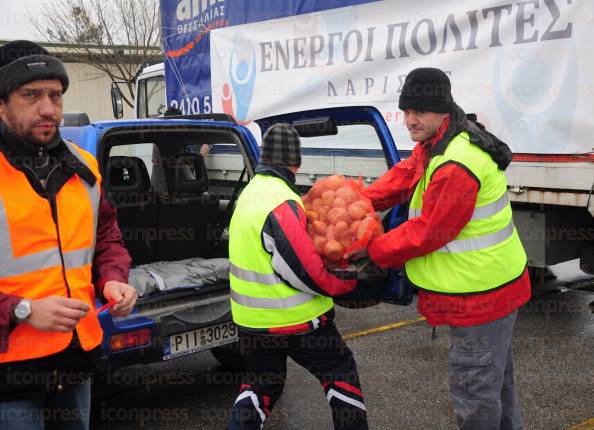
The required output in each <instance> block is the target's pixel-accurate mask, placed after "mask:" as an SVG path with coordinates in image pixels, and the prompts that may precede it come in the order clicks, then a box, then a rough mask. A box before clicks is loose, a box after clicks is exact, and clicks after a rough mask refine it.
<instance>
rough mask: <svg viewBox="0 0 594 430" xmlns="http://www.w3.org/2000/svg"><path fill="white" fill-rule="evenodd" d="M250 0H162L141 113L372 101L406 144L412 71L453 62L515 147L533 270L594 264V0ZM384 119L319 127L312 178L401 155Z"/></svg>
mask: <svg viewBox="0 0 594 430" xmlns="http://www.w3.org/2000/svg"><path fill="white" fill-rule="evenodd" d="M244 3H245V2H241V1H237V0H193V1H190V0H186V1H179V2H166V1H162V2H161V16H162V29H163V40H164V60H165V61H164V63H160V64H156V65H152V66H149V67H146V68H145V69H143V70H142V71H141V73H140V74H139V76H138V78H137V81H136V94H137V98H136V106H135V109H136V115H137V117H138V118H148V117H155V116H160V115H162V114H163V112H164V111H165V109H166V107H167V106H171V107H177V108H179V109H180V110H181V111H182V112H183V113H184V114H197V113H210V112H225V113H227V114H229V115H232V116H233V117H234V118H235V119H236V120H237V122H238V123H240V124H243V125H247V126H248V128H250V129H252V127H251V125H252V124H253V123H252V121H253V120H255V119H257V118H262V117H269V116H275V115H279V114H283V113H286V112H295V111H300V110H306V109H314V108H321V107H338V106H353V105H368V106H374V107H376V108H377V109H378V110H379V111H380V112H381V113H382V115H383V117H384V119H385V121H386V123H387V124H388V127H389V129H390V132H391V134H392V136H393V137H394V140H395V141H396V144H397V147H398V150H399V151H400V155H401V156H403V157H406V156H407V154H408V153H409V152H410V150H411V149H412V146H413V144H414V143H413V142H411V141H410V139H409V137H408V134H407V133H406V128H405V127H404V123H403V115H402V112H400V111H399V110H398V108H397V99H398V95H399V91H400V87H401V85H402V83H403V80H404V77H405V76H406V74H407V73H408V72H409V71H410V70H412V69H414V68H416V67H439V68H442V69H443V70H445V71H446V72H447V73H448V74H449V75H450V77H451V81H452V92H453V95H454V98H455V100H456V101H457V103H458V104H459V105H460V106H462V107H463V109H464V110H466V111H467V112H474V113H476V114H477V115H478V118H479V121H481V122H482V123H484V124H485V125H486V126H487V128H488V129H489V130H490V131H492V132H493V133H495V134H496V135H497V136H498V137H500V138H501V139H502V140H503V141H505V142H507V143H508V144H509V145H510V147H511V148H512V150H513V152H514V158H513V162H512V164H511V165H510V167H509V168H508V169H507V171H506V175H507V179H508V184H509V188H508V196H509V198H510V200H511V202H512V206H513V209H514V221H515V223H516V226H517V227H518V230H519V232H520V236H521V238H522V242H523V244H524V246H525V248H526V250H527V253H528V256H529V265H530V266H531V267H532V268H534V269H535V270H534V273H536V274H538V273H543V271H542V269H543V268H545V267H547V266H550V265H554V264H557V263H560V262H564V261H569V260H574V259H577V258H579V259H580V267H581V269H582V270H583V271H584V272H586V273H590V274H594V196H593V195H592V194H593V193H594V153H593V149H594V148H593V146H594V144H593V142H594V119H593V118H594V103H592V100H593V96H594V57H593V56H592V55H590V54H591V42H592V40H594V30H593V28H594V26H593V25H592V24H593V23H594V3H592V2H586V1H578V0H527V1H526V0H522V1H512V0H481V1H470V0H463V1H456V2H435V1H431V0H417V1H415V2H409V1H406V0H384V1H366V0H359V1H357V0H350V1H348V0H345V1H339V0H333V1H293V2H273V1H259V2H251V3H250V5H249V6H245V5H244ZM279 3H281V4H279ZM254 131H255V134H256V135H257V133H258V128H257V127H255V128H254ZM369 132H370V130H368V129H366V128H365V127H362V126H358V125H357V124H353V125H352V126H351V127H350V129H349V133H348V134H346V133H345V135H344V136H343V138H342V139H332V140H331V141H328V142H327V143H325V141H324V139H315V142H309V141H308V139H305V143H304V165H303V168H302V170H301V172H300V174H299V177H298V183H299V184H300V185H302V186H303V187H307V186H308V185H311V184H312V183H313V182H314V181H315V180H317V179H318V178H319V177H320V176H325V175H328V174H331V173H334V172H339V173H342V174H346V175H351V176H359V175H361V176H362V177H363V178H364V179H365V181H367V182H371V181H373V179H375V178H376V177H378V176H379V175H381V174H382V173H383V172H384V171H385V170H386V163H385V160H384V157H383V154H380V152H378V151H380V150H381V148H377V147H373V146H369V145H367V144H366V143H365V142H367V141H368V140H367V139H366V135H367V134H368V133H369ZM234 157H238V155H233V154H224V153H213V154H210V155H209V156H208V157H207V158H206V164H207V168H208V174H209V178H213V179H215V180H216V179H221V180H223V179H225V180H236V179H237V178H239V175H240V173H241V166H242V163H240V162H238V163H234V162H233V158H234ZM235 164H236V165H237V166H236V167H234V165H235ZM534 279H538V277H536V278H534ZM542 279H543V277H542V276H541V277H540V280H542Z"/></svg>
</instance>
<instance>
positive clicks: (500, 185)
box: [405, 132, 527, 294]
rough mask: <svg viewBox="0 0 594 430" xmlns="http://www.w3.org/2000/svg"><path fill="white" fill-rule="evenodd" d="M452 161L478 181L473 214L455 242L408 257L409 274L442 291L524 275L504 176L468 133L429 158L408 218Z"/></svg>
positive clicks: (478, 287)
mask: <svg viewBox="0 0 594 430" xmlns="http://www.w3.org/2000/svg"><path fill="white" fill-rule="evenodd" d="M450 162H454V163H456V164H458V165H461V166H463V167H464V168H466V169H467V170H469V171H470V172H471V174H472V176H474V177H475V178H476V179H477V181H478V184H479V190H478V194H477V196H476V202H475V208H474V211H473V213H472V217H471V219H470V220H469V221H468V222H467V224H466V225H465V226H464V227H463V228H462V230H461V231H460V232H459V233H458V235H457V237H456V238H455V239H454V240H452V241H450V242H449V243H447V244H445V245H444V246H442V247H441V248H439V249H437V250H435V251H433V252H430V253H429V254H426V255H422V256H419V257H415V258H413V259H411V260H409V261H407V262H406V263H405V270H406V274H407V277H408V279H409V280H410V281H411V282H412V283H413V284H414V285H416V286H417V287H419V288H422V289H425V290H428V291H433V292H437V293H442V294H472V293H479V292H485V291H489V290H492V289H495V288H498V287H500V286H502V285H505V284H507V283H509V282H510V281H513V280H514V279H516V278H518V277H519V276H520V275H521V274H522V273H523V271H524V270H525V267H526V262H527V258H526V253H525V252H524V248H523V247H522V243H521V242H520V239H519V237H518V233H517V231H516V229H515V227H514V223H513V218H512V210H511V205H510V203H509V200H508V198H507V181H506V179H505V175H504V173H503V172H502V171H501V170H499V168H498V167H497V165H496V164H495V162H494V161H493V160H492V159H491V157H490V156H489V155H488V154H487V153H486V152H484V151H482V150H481V149H480V148H479V147H478V146H476V145H474V144H472V143H471V142H470V139H469V136H468V133H467V132H462V133H460V134H458V135H457V136H455V137H454V138H453V139H452V140H451V141H450V142H449V144H448V146H447V148H446V150H445V151H444V153H443V154H441V155H439V154H438V155H434V156H433V157H432V158H431V160H430V161H429V165H428V166H427V169H426V171H425V173H424V174H423V176H422V177H421V179H420V181H419V182H418V184H417V186H416V188H415V191H414V193H413V196H412V199H411V202H410V210H409V217H410V218H415V217H417V216H420V215H421V214H422V207H423V195H424V193H425V191H426V190H427V189H428V188H429V187H430V183H431V178H432V176H433V174H434V172H435V171H436V170H437V169H439V168H440V167H441V166H443V165H446V164H447V163H450ZM437 204H439V202H437ZM437 233H438V234H440V232H437Z"/></svg>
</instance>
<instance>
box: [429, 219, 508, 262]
mask: <svg viewBox="0 0 594 430" xmlns="http://www.w3.org/2000/svg"><path fill="white" fill-rule="evenodd" d="M513 233H514V223H513V221H512V222H510V223H509V224H508V225H506V226H505V227H504V228H502V229H501V230H499V231H496V232H495V233H491V234H486V235H484V236H479V237H472V238H470V239H458V240H452V241H451V242H449V243H448V244H447V245H445V246H443V247H441V248H439V249H438V250H437V251H436V252H449V253H450V254H454V253H459V252H470V251H480V250H481V249H485V248H488V247H490V246H494V245H497V244H498V243H501V242H504V241H506V240H507V239H509V237H510V236H511V235H512V234H513Z"/></svg>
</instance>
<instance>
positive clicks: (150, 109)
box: [137, 76, 166, 118]
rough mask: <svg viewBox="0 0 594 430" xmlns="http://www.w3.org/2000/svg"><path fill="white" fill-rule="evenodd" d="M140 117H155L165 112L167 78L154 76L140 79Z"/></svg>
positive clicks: (138, 114)
mask: <svg viewBox="0 0 594 430" xmlns="http://www.w3.org/2000/svg"><path fill="white" fill-rule="evenodd" d="M137 106H138V112H137V117H138V118H154V117H157V116H161V115H163V113H165V109H166V106H165V78H164V77H163V76H154V77H152V78H147V79H142V80H139V81H138V102H137Z"/></svg>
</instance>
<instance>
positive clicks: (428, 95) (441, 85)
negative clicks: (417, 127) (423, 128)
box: [398, 67, 454, 113]
mask: <svg viewBox="0 0 594 430" xmlns="http://www.w3.org/2000/svg"><path fill="white" fill-rule="evenodd" d="M453 106H454V100H453V99H452V86H451V84H450V79H449V78H448V75H446V74H445V73H444V72H442V71H441V70H439V69H434V68H431V67H422V68H419V69H414V70H413V71H411V72H410V73H409V74H408V76H407V77H406V80H405V81H404V85H403V86H402V92H401V93H400V100H399V101H398V107H399V108H400V110H405V109H414V110H420V111H428V112H438V113H450V112H451V111H452V108H453Z"/></svg>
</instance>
